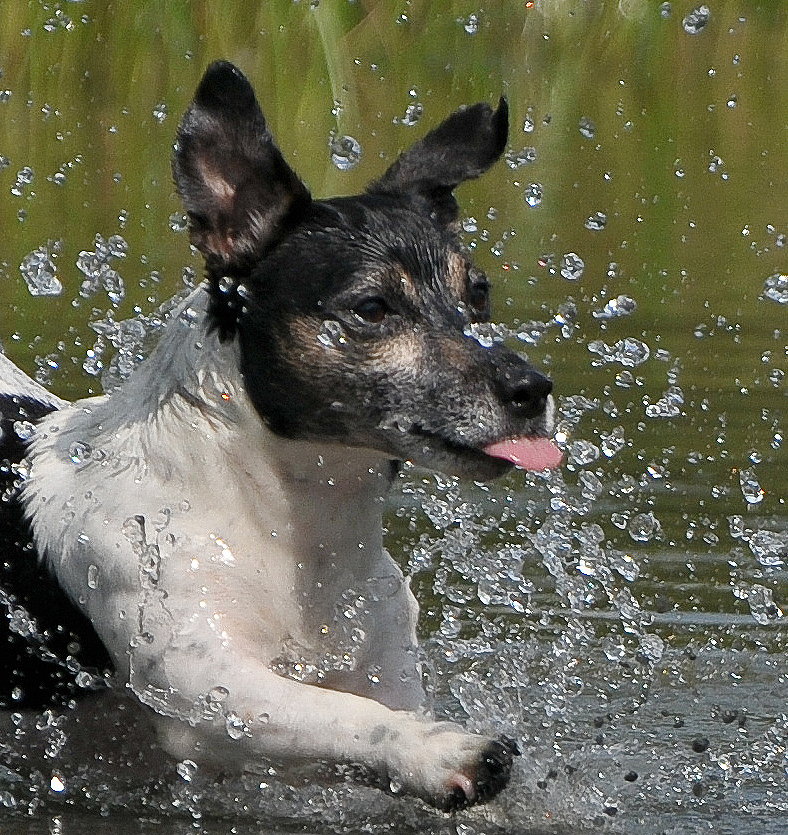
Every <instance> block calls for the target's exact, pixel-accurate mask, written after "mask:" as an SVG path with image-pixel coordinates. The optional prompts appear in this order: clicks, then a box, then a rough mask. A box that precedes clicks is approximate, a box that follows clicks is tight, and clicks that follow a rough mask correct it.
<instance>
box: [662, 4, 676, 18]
mask: <svg viewBox="0 0 788 835" xmlns="http://www.w3.org/2000/svg"><path fill="white" fill-rule="evenodd" d="M672 14H673V7H672V6H671V4H670V3H660V6H659V16H660V17H661V18H662V19H663V20H667V18H669V17H670V16H671V15H672Z"/></svg>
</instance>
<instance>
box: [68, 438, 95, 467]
mask: <svg viewBox="0 0 788 835" xmlns="http://www.w3.org/2000/svg"><path fill="white" fill-rule="evenodd" d="M91 452H93V450H92V448H91V446H90V444H86V443H85V442H84V441H74V443H73V444H71V446H70V447H69V448H68V457H69V458H70V459H71V460H72V461H73V462H74V463H75V464H84V463H86V462H87V461H90V454H91Z"/></svg>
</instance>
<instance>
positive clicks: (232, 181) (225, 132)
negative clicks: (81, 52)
mask: <svg viewBox="0 0 788 835" xmlns="http://www.w3.org/2000/svg"><path fill="white" fill-rule="evenodd" d="M507 130H508V116H507V106H506V102H505V101H504V100H501V102H500V104H499V106H498V108H497V110H493V109H492V108H491V107H489V106H488V105H486V104H477V105H474V106H473V107H468V108H465V109H462V110H459V111H457V112H456V113H454V114H453V115H451V116H449V118H448V119H446V121H444V122H443V123H442V124H441V125H439V126H438V127H437V128H435V129H434V130H433V131H432V132H430V133H429V134H427V136H425V137H424V138H423V139H422V140H421V141H419V142H417V143H416V144H415V145H413V146H412V147H411V148H410V149H409V150H408V151H406V152H405V153H404V154H403V155H402V156H401V157H400V158H399V159H398V160H397V161H396V162H395V163H394V164H393V165H392V166H391V167H390V168H389V169H388V171H386V173H385V174H384V175H383V176H382V177H381V178H380V179H379V180H377V181H375V182H373V183H372V184H371V185H370V186H369V187H368V188H367V191H366V192H365V193H364V194H362V195H359V196H357V197H347V198H337V199H332V200H322V201H318V200H313V199H312V198H311V197H310V194H309V192H308V191H307V189H306V187H305V186H304V185H303V183H302V182H301V181H300V180H299V178H298V176H297V175H296V174H295V173H294V172H293V171H292V169H291V168H290V167H289V166H288V164H287V163H286V162H285V160H284V158H283V156H282V154H281V152H280V151H279V149H278V148H277V147H276V145H275V144H274V141H273V138H272V136H271V133H270V132H269V130H268V128H267V126H266V122H265V119H264V117H263V114H262V112H261V110H260V107H259V105H258V103H257V101H256V99H255V95H254V92H253V90H252V88H251V86H250V85H249V82H248V81H247V80H246V78H244V76H243V75H242V74H241V73H240V72H239V70H238V69H236V68H235V67H234V66H232V65H231V64H228V63H226V62H218V63H216V64H213V65H212V66H211V67H210V68H209V69H208V71H207V72H206V74H205V76H204V78H203V80H202V82H201V84H200V86H199V88H198V90H197V93H196V95H195V99H194V102H193V103H192V105H191V107H190V108H189V110H188V111H187V113H186V115H185V116H184V118H183V121H182V123H181V125H180V128H179V131H178V139H177V144H176V149H175V156H174V163H173V167H174V173H175V181H176V185H177V187H178V191H179V193H180V195H181V197H182V199H183V202H184V204H185V207H186V210H187V213H188V215H189V220H190V228H191V235H192V241H193V242H194V244H195V245H196V246H197V248H198V249H199V250H200V251H201V252H202V254H203V255H204V256H205V260H206V264H207V272H208V280H209V286H210V292H211V296H212V301H211V307H210V311H211V313H210V315H211V316H212V318H213V323H214V325H215V327H216V328H217V329H218V331H219V334H220V337H221V338H222V339H223V340H228V339H238V340H239V346H240V356H241V371H242V374H243V377H244V381H245V385H246V388H247V391H248V394H249V396H250V398H251V400H252V402H253V403H254V405H255V408H256V409H257V411H258V412H259V414H260V416H261V418H262V419H263V420H264V421H265V423H266V424H267V425H268V427H269V428H270V429H271V430H272V431H273V432H274V433H277V434H279V435H282V436H285V437H288V438H298V439H303V440H311V441H321V442H329V443H337V444H343V445H346V446H355V447H364V448H370V449H373V450H377V451H379V452H381V453H384V454H385V455H388V456H390V457H392V458H396V459H408V460H412V461H414V462H415V463H418V464H421V465H424V466H428V467H431V468H434V469H441V470H445V471H448V472H455V473H458V474H464V475H470V476H472V477H474V478H479V479H484V478H490V477H493V476H495V475H499V474H501V473H502V472H503V471H504V470H505V469H506V468H507V467H508V466H511V463H519V464H521V465H523V466H526V467H531V468H535V469H541V468H542V467H545V466H554V465H555V464H556V463H557V461H558V459H559V458H560V455H559V454H558V453H557V451H556V450H555V448H554V447H552V446H550V445H549V441H547V440H546V437H545V436H546V435H547V434H548V433H549V431H550V428H551V423H552V415H551V414H550V412H552V399H551V398H550V397H549V395H550V390H551V387H552V384H551V382H550V380H548V379H547V378H546V377H545V376H543V375H542V374H541V373H539V372H538V371H536V370H535V369H534V368H533V367H531V366H530V365H529V364H528V363H527V362H526V361H525V360H524V359H523V358H522V357H520V356H519V355H518V354H516V353H514V352H513V351H510V350H509V349H507V348H506V347H504V346H503V345H500V344H497V343H496V344H493V345H492V346H490V347H484V346H483V345H482V344H480V342H479V341H478V340H477V339H476V338H474V336H473V330H474V328H473V326H474V325H475V324H478V323H481V322H485V321H487V320H488V318H489V315H490V309H489V283H488V281H487V278H486V277H485V276H484V274H483V273H482V272H480V271H479V270H478V269H476V268H475V267H474V266H473V264H472V263H471V261H470V258H469V257H468V253H467V252H466V251H465V250H464V249H463V247H462V246H461V244H460V241H459V238H458V224H457V220H458V214H459V209H458V206H457V202H456V200H455V198H454V194H453V191H454V189H455V188H456V187H457V186H458V185H459V184H460V183H462V182H463V181H465V180H468V179H471V178H473V177H477V176H479V175H480V174H482V173H483V172H484V171H486V170H487V169H488V168H489V167H490V166H491V165H492V164H493V163H494V162H495V161H496V160H497V159H498V157H499V156H500V155H501V153H502V151H503V149H504V146H505V143H506V139H507ZM510 439H516V440H510Z"/></svg>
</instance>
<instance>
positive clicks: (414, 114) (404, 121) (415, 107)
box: [394, 101, 424, 127]
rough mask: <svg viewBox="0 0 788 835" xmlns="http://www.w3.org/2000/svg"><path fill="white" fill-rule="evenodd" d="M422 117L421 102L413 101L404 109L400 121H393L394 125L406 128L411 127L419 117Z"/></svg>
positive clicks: (422, 106)
mask: <svg viewBox="0 0 788 835" xmlns="http://www.w3.org/2000/svg"><path fill="white" fill-rule="evenodd" d="M423 115H424V105H423V104H422V103H421V102H418V101H414V102H411V103H410V104H409V105H408V106H407V107H406V108H405V114H404V115H403V116H402V118H401V119H395V120H394V124H400V125H406V126H407V127H412V126H413V125H415V124H417V123H418V122H419V121H420V119H421V117H422V116H423Z"/></svg>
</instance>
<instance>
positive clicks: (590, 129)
mask: <svg viewBox="0 0 788 835" xmlns="http://www.w3.org/2000/svg"><path fill="white" fill-rule="evenodd" d="M578 129H579V130H580V133H581V135H582V136H585V138H586V139H593V138H594V137H595V136H596V125H595V124H594V123H593V122H592V121H591V119H588V118H587V117H585V116H583V117H582V118H581V119H580V123H579V124H578Z"/></svg>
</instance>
